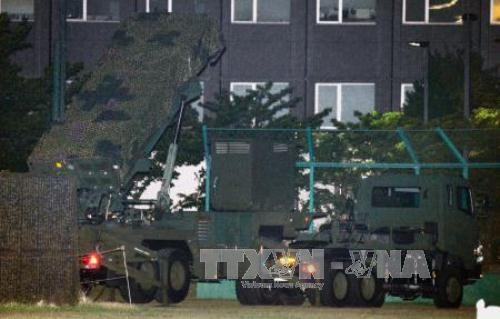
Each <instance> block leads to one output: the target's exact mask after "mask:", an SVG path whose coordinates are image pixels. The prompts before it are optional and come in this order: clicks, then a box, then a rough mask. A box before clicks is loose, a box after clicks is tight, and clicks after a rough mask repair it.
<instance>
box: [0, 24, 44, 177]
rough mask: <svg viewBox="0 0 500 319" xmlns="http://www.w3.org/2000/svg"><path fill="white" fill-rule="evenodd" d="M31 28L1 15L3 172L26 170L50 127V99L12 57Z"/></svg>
mask: <svg viewBox="0 0 500 319" xmlns="http://www.w3.org/2000/svg"><path fill="white" fill-rule="evenodd" d="M29 31H30V26H29V25H28V24H27V23H26V22H22V23H16V24H11V23H10V21H9V18H8V16H7V14H0V43H1V44H2V45H1V46H0V69H1V70H2V72H0V149H1V150H2V152H0V170H11V171H26V170H27V169H28V167H27V163H26V159H27V157H28V155H29V154H30V152H31V149H32V148H33V146H34V145H35V143H36V142H37V141H38V138H39V137H40V136H41V134H42V133H43V131H44V130H45V129H46V128H47V126H48V122H47V121H48V115H49V113H48V112H49V108H48V107H47V103H46V102H47V101H48V100H50V96H49V94H48V92H47V87H45V86H44V84H45V83H43V81H41V80H40V79H26V78H24V77H22V76H21V75H20V74H19V73H20V71H21V69H20V68H19V67H18V66H17V65H15V64H13V63H12V62H11V57H12V56H13V55H14V54H15V53H17V52H19V51H21V50H24V49H26V48H29V44H28V43H26V37H27V36H28V33H29Z"/></svg>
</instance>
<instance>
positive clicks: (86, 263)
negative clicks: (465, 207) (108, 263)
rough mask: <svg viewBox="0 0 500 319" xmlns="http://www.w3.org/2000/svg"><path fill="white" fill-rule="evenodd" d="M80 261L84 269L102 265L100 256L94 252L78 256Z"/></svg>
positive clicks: (96, 267) (97, 267)
mask: <svg viewBox="0 0 500 319" xmlns="http://www.w3.org/2000/svg"><path fill="white" fill-rule="evenodd" d="M80 261H81V262H82V264H83V268H85V269H99V268H101V266H102V256H101V255H100V254H99V253H96V252H92V253H90V254H88V255H85V256H82V257H80Z"/></svg>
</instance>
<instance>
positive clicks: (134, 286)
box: [119, 262, 158, 304]
mask: <svg viewBox="0 0 500 319" xmlns="http://www.w3.org/2000/svg"><path fill="white" fill-rule="evenodd" d="M137 269H138V270H141V271H144V272H151V273H152V275H153V276H156V265H154V264H153V263H151V262H144V263H140V264H138V265H137ZM129 283H130V301H131V302H132V303H138V304H143V303H149V302H151V301H153V300H154V299H155V296H156V293H157V291H158V288H157V287H155V286H149V285H148V286H142V285H141V284H140V283H138V282H137V281H136V280H134V279H133V278H129ZM119 290H120V295H121V296H122V298H123V300H125V301H126V302H128V301H129V294H128V286H127V281H126V280H122V282H121V284H120V286H119Z"/></svg>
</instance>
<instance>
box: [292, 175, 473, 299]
mask: <svg viewBox="0 0 500 319" xmlns="http://www.w3.org/2000/svg"><path fill="white" fill-rule="evenodd" d="M357 189H358V191H357V193H356V195H355V197H354V198H348V199H347V201H346V204H345V207H344V208H343V209H342V210H341V211H340V212H338V213H337V214H336V215H334V216H333V218H332V219H331V221H330V222H328V223H325V224H323V225H322V226H321V227H320V228H319V231H318V232H313V233H302V234H301V235H300V236H299V237H298V238H297V239H296V240H294V242H293V243H292V244H291V245H290V247H293V248H323V249H325V264H324V267H325V275H324V286H323V289H322V290H321V291H317V292H313V291H308V296H309V297H310V299H311V300H312V301H313V302H320V303H321V304H322V305H327V306H339V307H341V306H371V307H379V306H382V304H383V303H384V299H385V295H386V294H390V295H394V296H399V297H401V298H403V299H405V300H413V299H415V298H417V297H424V298H433V299H434V303H435V305H436V306H438V307H444V308H452V307H459V306H460V304H461V301H462V295H463V286H464V285H467V284H472V283H474V282H475V281H476V280H478V279H479V278H480V275H481V267H480V266H481V265H480V261H481V258H480V256H479V255H478V254H479V253H480V252H479V251H478V250H477V249H476V248H477V247H478V243H479V234H478V223H477V220H476V212H475V210H474V206H473V201H472V196H471V188H470V185H469V183H468V182H467V180H465V179H463V178H461V177H450V176H444V175H443V176H436V175H381V176H372V177H368V178H366V179H363V180H361V181H360V182H359V185H358V187H357ZM376 251H386V252H388V255H389V254H393V256H394V255H396V253H397V251H401V252H402V256H401V257H402V258H401V259H399V260H398V259H397V258H396V259H395V260H396V263H397V265H396V266H397V267H396V268H399V267H401V266H403V265H402V263H401V262H402V261H404V260H405V257H407V256H406V254H412V252H414V251H423V253H424V254H425V259H426V260H420V262H424V263H425V266H427V269H428V270H429V274H430V277H429V278H422V276H421V275H422V274H420V276H417V275H416V274H413V273H411V274H409V276H406V278H393V277H392V275H393V274H391V276H389V275H388V272H387V270H388V268H387V264H384V265H382V267H385V268H382V276H381V271H380V270H379V269H380V268H377V267H378V266H379V265H377V263H383V262H384V260H381V258H379V255H375V254H374V252H376ZM370 252H371V254H370ZM360 254H364V256H365V259H364V260H363V261H362V265H360V264H358V266H361V267H358V268H361V269H358V272H356V269H354V271H353V266H354V265H355V262H356V261H361V260H362V259H361V255H360ZM421 257H422V256H420V258H421ZM372 261H373V263H372ZM412 261H416V260H415V258H413V260H412ZM332 262H333V263H336V265H337V267H334V269H332ZM385 262H387V259H386V260H385ZM339 264H340V266H339ZM422 265H423V264H422V263H421V264H420V266H422ZM370 266H372V267H370ZM373 266H375V267H373ZM389 267H390V266H389ZM392 267H393V272H394V266H392ZM424 268H426V267H424ZM384 269H385V271H384ZM399 269H401V268H399ZM359 270H361V271H359ZM377 270H378V271H377ZM424 270H425V269H424ZM366 275H368V276H366ZM407 275H408V274H407ZM315 298H319V300H315Z"/></svg>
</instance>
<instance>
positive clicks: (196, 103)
mask: <svg viewBox="0 0 500 319" xmlns="http://www.w3.org/2000/svg"><path fill="white" fill-rule="evenodd" d="M200 86H201V96H200V98H199V99H198V100H196V101H194V102H193V103H192V104H191V106H192V107H193V109H194V110H195V111H196V112H198V120H199V121H200V122H203V116H204V110H205V109H204V108H203V107H201V105H202V104H203V103H204V102H205V99H204V93H205V82H200Z"/></svg>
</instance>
